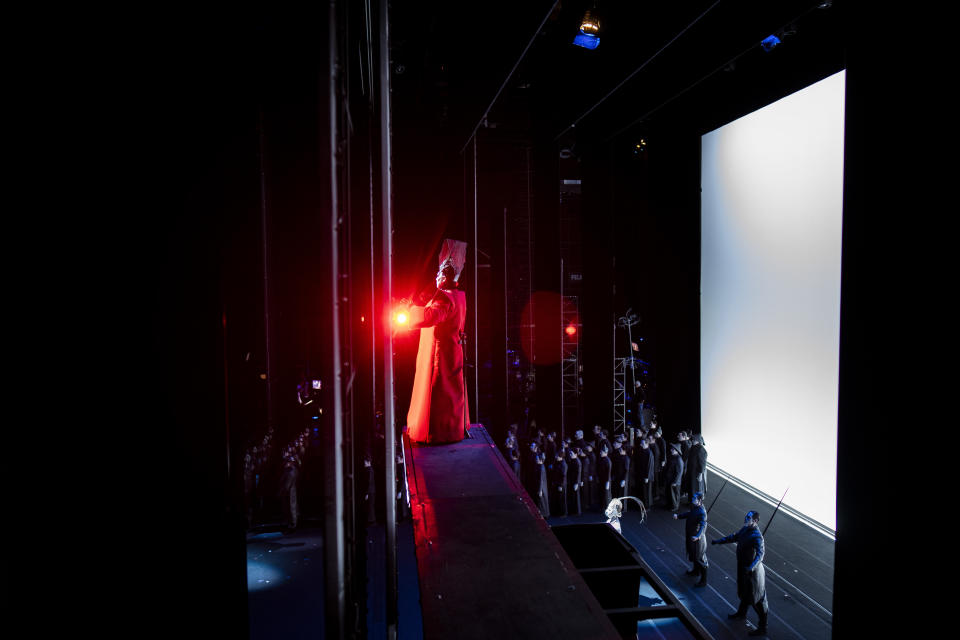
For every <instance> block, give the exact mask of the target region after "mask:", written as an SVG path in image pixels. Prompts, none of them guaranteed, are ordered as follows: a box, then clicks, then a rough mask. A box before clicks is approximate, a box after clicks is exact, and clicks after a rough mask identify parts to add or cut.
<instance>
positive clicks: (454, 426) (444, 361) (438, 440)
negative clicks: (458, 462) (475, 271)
mask: <svg viewBox="0 0 960 640" xmlns="http://www.w3.org/2000/svg"><path fill="white" fill-rule="evenodd" d="M466 254H467V245H466V243H464V242H458V241H456V240H444V242H443V248H442V249H441V251H440V267H439V269H438V271H437V292H436V293H435V294H434V296H433V298H432V299H431V300H430V301H429V302H428V303H427V304H426V305H425V306H423V307H419V306H414V307H411V308H410V310H409V313H410V326H411V328H419V329H420V347H419V349H418V350H417V370H416V375H415V376H414V379H413V393H412V394H411V397H410V409H409V410H408V411H407V428H408V433H409V435H410V439H411V440H413V441H414V442H424V443H428V444H445V443H451V442H460V441H461V440H463V439H464V437H469V436H468V429H469V426H470V425H469V412H468V409H467V395H466V388H465V387H464V384H463V347H462V339H463V327H464V322H465V321H466V317H467V297H466V295H465V294H464V293H463V291H460V290H458V289H457V280H458V279H459V277H460V272H461V271H462V270H463V265H464V261H465V259H466Z"/></svg>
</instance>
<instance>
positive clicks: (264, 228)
mask: <svg viewBox="0 0 960 640" xmlns="http://www.w3.org/2000/svg"><path fill="white" fill-rule="evenodd" d="M257 125H258V126H257V134H258V150H259V155H260V158H259V160H260V237H261V239H262V240H263V337H264V353H265V360H266V362H265V366H266V373H267V428H268V429H270V428H272V427H273V424H274V417H273V368H272V366H271V361H270V240H269V233H268V225H267V170H266V166H265V164H266V162H265V159H264V153H265V152H264V135H263V107H262V106H261V107H260V109H259V113H258V122H257Z"/></svg>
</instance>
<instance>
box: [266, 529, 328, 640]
mask: <svg viewBox="0 0 960 640" xmlns="http://www.w3.org/2000/svg"><path fill="white" fill-rule="evenodd" d="M247 590H248V594H249V595H248V597H247V601H248V605H249V608H250V616H249V617H250V640H299V639H300V638H303V639H304V640H306V639H307V638H310V639H311V640H316V639H318V638H323V637H324V625H323V619H324V618H323V607H324V587H323V537H322V530H321V529H319V528H303V529H301V530H298V531H296V532H294V533H288V534H283V533H280V532H278V531H277V532H269V531H268V532H264V533H261V534H256V533H255V532H252V533H251V534H249V535H248V536H247Z"/></svg>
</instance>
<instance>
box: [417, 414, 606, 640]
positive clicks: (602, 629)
mask: <svg viewBox="0 0 960 640" xmlns="http://www.w3.org/2000/svg"><path fill="white" fill-rule="evenodd" d="M469 433H470V438H469V439H465V440H463V441H462V442H459V443H454V444H452V445H426V446H422V445H419V444H413V445H411V443H410V441H409V439H408V438H407V437H406V436H404V439H405V442H404V446H405V447H406V448H407V451H408V452H409V454H410V455H409V464H408V465H407V478H408V480H407V484H408V486H409V488H410V495H411V505H412V511H413V519H414V532H415V541H416V553H417V570H418V575H419V583H420V605H421V610H422V614H423V629H424V638H426V639H427V640H431V639H433V638H437V639H440V638H442V639H444V640H446V639H447V638H451V637H456V638H458V639H462V640H468V639H471V638H477V639H478V640H479V639H481V638H482V639H483V640H488V639H489V638H515V637H523V638H528V639H537V638H543V639H545V640H546V639H548V638H549V639H551V640H552V639H554V638H558V637H560V638H568V637H569V638H574V637H575V638H597V639H613V638H620V637H621V634H620V633H619V632H618V630H617V629H616V627H615V626H614V625H613V623H612V621H611V619H610V617H609V616H607V615H606V613H605V612H604V610H603V607H602V606H601V604H600V602H599V601H598V600H597V599H596V597H595V596H594V595H593V593H592V591H591V590H590V588H589V586H588V585H587V583H586V582H585V580H584V579H583V578H582V577H581V575H580V573H579V571H577V570H576V568H575V567H574V564H573V561H572V560H571V559H570V558H569V556H567V553H566V551H565V550H564V548H563V546H562V545H561V544H560V542H559V541H558V540H557V538H556V536H554V535H553V532H552V531H551V529H550V526H549V525H548V524H547V522H546V520H544V518H543V516H541V515H540V512H539V510H538V509H537V507H536V505H535V504H534V502H533V501H532V500H531V498H530V496H529V495H528V494H527V492H526V490H525V489H524V488H523V485H522V484H521V482H520V480H519V479H518V478H517V477H516V476H515V475H514V473H513V470H512V469H511V468H510V466H509V464H508V463H507V461H506V460H505V459H504V458H503V456H502V454H501V453H500V452H499V450H498V449H497V447H496V445H495V444H494V442H493V440H492V439H491V438H490V436H489V434H488V433H487V431H486V429H484V428H483V426H482V425H477V424H475V425H471V426H470V430H469ZM453 447H456V448H458V449H466V450H469V451H472V452H474V453H478V454H479V452H481V451H482V452H483V453H482V457H483V458H485V467H486V468H485V470H484V473H486V474H488V479H490V478H493V477H494V476H496V479H495V483H502V485H501V492H500V493H499V494H497V495H492V496H482V495H466V496H460V497H457V496H451V495H449V494H448V495H431V487H430V486H429V482H427V479H426V478H425V477H424V470H425V469H424V468H425V466H426V463H427V460H426V459H425V457H426V458H429V457H430V456H442V455H447V454H448V452H447V451H444V450H445V449H448V448H453ZM478 457H479V456H478ZM476 459H477V458H474V461H475V462H476ZM459 470H460V471H464V472H466V471H468V469H467V467H466V465H464V466H463V467H460V468H459ZM443 489H444V490H446V491H448V492H449V488H448V487H444V488H443ZM485 498H486V499H487V500H489V499H490V498H493V499H499V500H500V503H499V504H500V506H503V504H504V503H508V504H510V505H512V506H510V507H508V508H509V509H510V513H511V517H513V518H514V519H515V520H516V521H517V522H519V523H522V526H521V527H520V529H522V530H519V529H511V531H510V535H509V536H506V537H509V538H513V539H514V540H512V542H513V543H517V542H518V541H517V540H516V538H526V541H525V544H528V545H530V544H533V545H535V546H536V547H537V548H538V549H539V550H540V552H541V553H540V557H538V558H530V557H518V556H517V555H511V554H510V553H509V552H508V553H503V554H500V555H498V553H493V554H492V555H489V556H487V559H489V560H492V561H491V562H487V563H484V564H483V565H482V566H480V567H477V570H476V574H475V575H474V576H473V577H475V578H476V579H475V580H471V581H470V582H471V584H465V583H464V582H465V581H463V582H461V583H459V584H458V583H457V582H456V581H451V580H450V579H449V574H454V573H455V572H456V570H457V566H456V565H458V564H460V565H469V564H470V563H471V561H472V560H474V559H473V558H471V557H470V555H469V554H468V553H459V551H461V550H462V547H461V548H454V549H448V550H447V552H446V555H444V556H443V557H442V558H440V559H439V562H438V558H436V557H431V556H435V555H436V554H437V552H438V549H437V547H439V546H443V545H434V544H432V542H433V541H432V540H431V537H430V535H428V533H432V534H434V535H435V534H437V533H438V532H440V533H442V532H443V531H442V530H443V527H442V526H439V525H440V523H439V522H437V521H438V520H439V519H441V518H443V517H445V516H446V517H447V519H448V522H447V523H446V525H448V526H453V527H460V528H461V530H460V531H457V532H456V534H455V535H453V536H451V537H453V538H457V537H458V536H462V537H463V538H465V539H468V540H475V539H477V538H480V537H482V536H481V535H480V532H478V531H477V530H476V529H474V530H466V531H464V530H463V522H462V521H461V520H460V519H459V518H458V517H455V516H454V517H451V514H450V513H449V512H450V511H453V510H456V509H464V508H467V507H468V506H469V505H470V504H471V501H473V502H474V503H475V504H478V505H483V504H484V502H485ZM504 498H508V500H504ZM444 512H448V513H446V514H445V513H444ZM451 520H452V523H451V522H450V521H451ZM424 521H428V522H427V525H426V526H424ZM483 522H489V523H490V525H491V526H495V525H496V521H495V520H494V519H493V517H492V516H489V517H487V519H486V520H485V521H483ZM456 544H457V541H456V540H454V542H453V545H456ZM515 546H516V544H515ZM451 551H454V552H453V553H451ZM477 551H479V549H478V550H477ZM489 552H490V549H489V548H487V549H486V553H489ZM438 566H442V568H443V573H447V574H448V575H446V576H445V575H438V572H437V567H438ZM517 567H522V568H523V571H524V572H525V573H526V572H529V573H531V574H533V573H536V572H540V575H542V577H543V579H542V580H540V581H538V583H537V588H536V589H535V590H528V591H523V590H518V587H517V586H516V585H515V584H512V583H511V582H510V581H509V580H505V579H502V576H505V575H511V574H513V575H516V570H517ZM462 568H463V567H462V566H461V569H462ZM498 578H501V579H500V580H499V581H498ZM481 583H482V584H484V585H489V586H490V588H489V589H483V594H482V597H481V598H477V600H485V601H486V602H487V603H488V604H489V603H492V602H496V603H497V606H503V607H504V608H505V610H508V611H510V612H511V614H512V615H504V612H503V611H500V612H490V611H485V610H483V607H482V606H481V604H480V603H479V602H476V601H474V604H475V606H474V607H473V608H472V609H470V608H465V607H464V600H463V593H461V594H459V599H460V602H459V603H456V601H457V600H458V594H457V593H456V591H457V590H462V591H464V592H476V591H477V589H478V586H477V585H478V584H481ZM434 593H443V594H446V595H445V597H444V598H443V599H442V600H440V599H438V598H436V597H434ZM544 593H546V594H547V595H548V597H546V598H544V597H543V595H544ZM534 602H536V603H539V604H540V605H541V607H542V609H538V608H537V607H536V606H533V605H532V604H528V603H534ZM511 607H512V608H511ZM548 607H549V608H550V609H551V610H550V611H545V609H546V608H548Z"/></svg>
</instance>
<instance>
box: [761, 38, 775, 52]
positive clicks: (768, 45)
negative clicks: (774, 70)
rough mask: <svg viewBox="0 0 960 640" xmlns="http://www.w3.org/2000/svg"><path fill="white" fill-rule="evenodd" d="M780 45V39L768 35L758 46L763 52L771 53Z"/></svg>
mask: <svg viewBox="0 0 960 640" xmlns="http://www.w3.org/2000/svg"><path fill="white" fill-rule="evenodd" d="M778 44H780V38H778V37H777V36H775V35H769V36H767V37H766V38H764V39H763V40H761V41H760V46H761V47H763V50H764V51H773V48H774V47H776V46H777V45H778Z"/></svg>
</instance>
